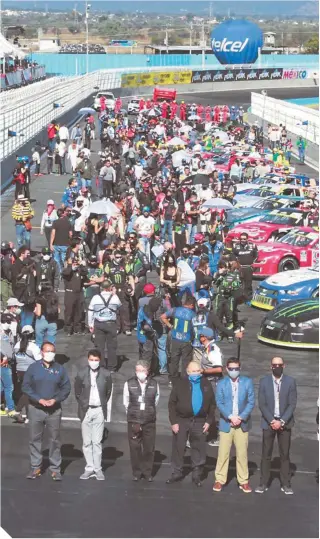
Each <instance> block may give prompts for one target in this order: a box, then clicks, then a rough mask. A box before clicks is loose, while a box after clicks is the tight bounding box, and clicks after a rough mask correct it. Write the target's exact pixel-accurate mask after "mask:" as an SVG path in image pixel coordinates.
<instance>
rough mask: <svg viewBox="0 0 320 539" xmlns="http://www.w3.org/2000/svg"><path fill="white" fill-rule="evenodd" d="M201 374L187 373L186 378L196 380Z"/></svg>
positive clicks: (191, 380)
mask: <svg viewBox="0 0 320 539" xmlns="http://www.w3.org/2000/svg"><path fill="white" fill-rule="evenodd" d="M201 376H202V374H189V375H188V378H189V380H190V382H198V381H199V380H200V378H201Z"/></svg>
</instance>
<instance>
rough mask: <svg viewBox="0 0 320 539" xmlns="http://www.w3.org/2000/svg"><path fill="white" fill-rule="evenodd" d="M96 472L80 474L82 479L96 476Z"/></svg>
mask: <svg viewBox="0 0 320 539" xmlns="http://www.w3.org/2000/svg"><path fill="white" fill-rule="evenodd" d="M95 475H96V474H95V473H94V472H93V471H92V472H84V473H83V474H82V475H80V479H90V477H95Z"/></svg>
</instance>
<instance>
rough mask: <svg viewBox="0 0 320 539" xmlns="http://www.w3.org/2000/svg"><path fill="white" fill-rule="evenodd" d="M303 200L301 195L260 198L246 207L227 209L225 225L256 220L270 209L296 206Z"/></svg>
mask: <svg viewBox="0 0 320 539" xmlns="http://www.w3.org/2000/svg"><path fill="white" fill-rule="evenodd" d="M302 201H303V198H301V197H287V196H273V197H270V198H262V199H259V200H258V201H257V202H255V203H254V204H253V205H250V206H249V207H246V206H245V204H243V206H242V207H238V205H237V207H236V208H234V209H232V210H227V213H226V218H227V226H229V227H231V228H232V227H234V226H236V225H238V224H240V223H244V222H249V221H257V220H258V219H257V218H258V217H263V216H264V215H267V214H268V213H269V212H270V211H272V210H278V209H280V208H296V207H298V206H299V204H300V203H301V202H302Z"/></svg>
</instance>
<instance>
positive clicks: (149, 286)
mask: <svg viewBox="0 0 320 539" xmlns="http://www.w3.org/2000/svg"><path fill="white" fill-rule="evenodd" d="M143 291H144V293H145V294H154V293H155V291H156V287H155V286H154V284H152V283H147V284H145V285H144V287H143Z"/></svg>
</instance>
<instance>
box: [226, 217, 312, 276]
mask: <svg viewBox="0 0 320 539" xmlns="http://www.w3.org/2000/svg"><path fill="white" fill-rule="evenodd" d="M305 217H306V212H302V211H300V210H296V209H290V208H289V209H286V208H284V209H280V210H272V211H271V212H270V213H268V215H264V216H263V217H260V219H257V220H256V221H252V222H251V223H242V224H240V225H237V226H235V227H234V228H233V229H232V230H229V232H228V234H227V237H226V242H227V243H231V242H232V241H234V240H236V239H238V238H239V237H240V234H241V233H243V232H246V233H247V234H248V236H249V240H251V241H253V242H254V243H256V244H259V243H263V242H266V241H277V240H278V239H279V238H281V237H282V236H284V235H285V234H287V232H289V231H290V230H291V229H292V228H293V227H296V226H303V225H304V219H305ZM290 269H295V268H290Z"/></svg>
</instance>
